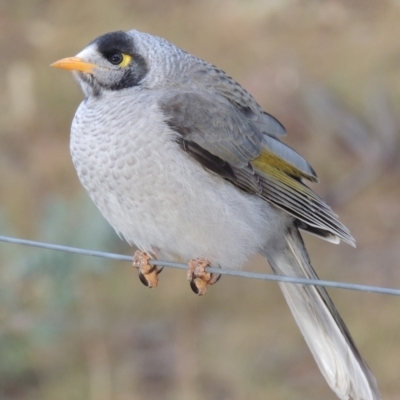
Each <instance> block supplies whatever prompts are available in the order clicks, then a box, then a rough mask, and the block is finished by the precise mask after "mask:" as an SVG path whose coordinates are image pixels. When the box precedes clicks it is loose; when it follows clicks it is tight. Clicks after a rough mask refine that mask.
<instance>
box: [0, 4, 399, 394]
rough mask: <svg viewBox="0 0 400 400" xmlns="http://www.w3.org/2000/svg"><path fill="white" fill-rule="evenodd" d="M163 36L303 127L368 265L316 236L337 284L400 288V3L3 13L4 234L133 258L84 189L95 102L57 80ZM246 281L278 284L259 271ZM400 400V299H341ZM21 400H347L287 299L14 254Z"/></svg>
mask: <svg viewBox="0 0 400 400" xmlns="http://www.w3.org/2000/svg"><path fill="white" fill-rule="evenodd" d="M132 28H135V29H139V30H144V31H147V32H150V33H152V34H155V35H159V36H163V37H165V38H167V39H168V40H170V41H172V42H174V43H175V44H177V45H178V46H180V47H183V48H184V49H185V50H187V51H189V52H191V53H193V54H195V55H197V56H199V57H202V58H204V59H206V60H208V61H209V62H211V63H213V64H216V65H218V66H219V67H221V68H222V69H224V70H225V71H227V72H228V73H229V74H230V75H231V76H233V77H234V78H235V79H236V80H237V81H239V82H240V83H241V84H242V85H243V86H244V87H246V88H247V89H248V91H249V92H250V93H252V94H253V95H254V96H255V98H256V99H257V100H258V101H259V102H260V104H261V105H262V106H263V107H264V109H265V110H267V111H268V112H269V113H271V114H273V115H274V116H276V117H277V118H278V119H279V120H280V121H281V122H282V123H283V124H284V125H285V127H286V128H287V130H288V133H289V135H288V137H287V138H285V139H284V140H285V142H286V143H288V144H290V145H291V146H293V147H294V148H296V149H297V150H298V151H299V152H300V153H301V154H302V155H303V156H305V157H306V158H307V159H308V160H309V161H310V163H311V164H312V165H313V167H314V168H315V169H316V171H317V173H318V175H319V177H320V179H321V183H320V184H319V185H313V188H314V189H315V190H316V191H317V192H318V193H319V194H320V195H321V196H322V197H323V198H325V199H326V200H327V201H328V202H329V203H330V204H331V205H332V206H333V207H334V209H335V211H336V212H337V213H338V214H339V215H340V217H341V220H342V221H343V222H344V223H345V224H346V225H347V226H348V227H349V228H350V229H351V231H352V233H353V235H354V237H355V238H356V239H357V249H353V248H351V247H350V246H347V245H341V246H333V245H331V244H329V243H325V242H322V241H319V240H318V239H315V238H313V237H309V236H307V237H306V241H307V245H308V248H309V251H310V254H311V258H312V260H313V264H314V266H315V268H316V270H317V271H318V272H319V275H320V276H321V277H322V278H324V279H333V280H340V281H347V282H357V283H364V284H371V285H380V286H391V287H400V268H399V259H400V246H399V240H400V225H399V221H400V207H399V199H400V186H399V178H400V169H399V135H400V117H399V113H398V110H399V107H400V39H399V38H400V1H398V0H391V1H389V0H381V1H378V0H375V1H373V0H331V1H321V0H320V1H316V0H314V1H313V0H246V1H245V0H241V1H240V0H230V1H228V0H213V1H212V0H204V1H201V2H200V1H195V0H116V1H111V0H69V1H55V0H53V1H50V0H30V1H26V0H14V1H7V0H6V1H2V2H0V50H1V57H0V121H1V124H0V171H1V180H0V199H1V203H0V204H1V208H0V227H1V234H3V235H12V236H18V237H23V238H30V239H33V240H41V241H48V242H51V243H59V244H64V245H72V246H77V247H84V248H90V249H96V250H103V251H113V252H122V253H125V254H133V252H134V249H132V248H129V247H128V246H127V245H126V244H124V243H123V242H122V241H121V240H119V239H118V237H117V236H116V234H115V233H114V231H113V230H112V229H111V228H110V227H109V226H108V225H107V224H106V223H105V221H104V220H103V218H102V217H101V215H100V214H99V212H98V211H97V210H96V209H95V207H94V205H93V204H92V203H91V202H90V200H89V199H88V197H87V195H86V193H84V190H83V188H82V187H81V186H80V184H79V182H78V179H77V177H76V174H75V170H74V168H73V165H72V162H71V160H70V155H69V144H68V143H69V129H70V123H71V120H72V118H73V115H74V112H75V110H76V108H77V106H78V104H79V102H80V101H81V99H82V94H81V92H80V90H79V87H78V85H77V84H76V83H74V81H73V78H72V77H71V75H70V74H69V73H67V72H64V71H60V70H54V69H51V68H49V64H50V63H52V62H54V61H55V60H57V59H59V58H62V57H66V56H72V55H74V54H76V53H78V52H79V51H80V50H81V49H82V48H83V47H85V46H86V45H87V44H88V43H89V42H90V41H91V40H92V39H94V38H95V37H97V36H98V35H100V34H103V33H105V32H108V31H113V30H119V29H122V30H129V29H132ZM248 269H250V270H253V271H263V272H266V271H269V269H267V265H266V263H265V262H264V261H263V260H261V259H260V258H255V259H254V260H252V261H251V262H250V263H249V266H248ZM329 292H330V293H331V295H332V298H333V300H334V301H335V303H336V305H337V307H338V309H339V310H340V312H341V314H342V316H343V318H344V320H345V321H346V322H347V324H348V327H349V329H350V331H351V332H352V334H353V336H354V339H355V341H356V343H357V344H358V346H359V348H360V350H361V352H362V353H363V355H364V356H365V358H366V360H367V361H368V363H369V365H370V367H371V369H372V370H373V371H374V373H375V375H376V377H377V379H378V383H379V386H380V389H381V391H382V394H383V398H385V399H387V400H390V399H398V398H400V317H399V315H400V314H399V311H400V300H399V299H398V298H395V297H390V296H383V295H377V294H367V293H360V292H354V291H343V290H333V289H331V290H329ZM0 398H1V399H4V400H16V399H22V400H24V399H32V400H36V399H40V400H50V399H51V400H53V399H58V400H63V399H68V400H75V399H76V400H83V399H85V400H111V399H112V400H128V399H135V400H142V399H143V400H153V399H173V400H188V399H190V400H198V399H210V400H213V399H215V400H225V399H226V400H241V399H250V398H251V399H253V400H261V399H276V400H281V399H282V400H283V399H286V400H287V399H290V400H295V399H309V400H313V399H315V400H317V399H319V400H320V399H322V398H323V399H335V398H336V397H335V395H334V394H333V393H332V392H331V391H330V389H329V388H328V386H327V385H326V383H325V381H324V379H323V377H322V375H321V374H320V372H319V370H318V368H317V367H316V364H315V362H314V360H313V358H312V356H311V354H310V352H309V350H308V348H307V346H306V345H305V343H304V341H303V339H302V337H301V335H300V333H299V331H298V329H297V327H296V324H295V322H294V320H293V318H292V316H291V314H290V312H289V310H288V308H287V306H286V304H285V302H284V300H283V297H282V295H281V293H280V291H279V288H278V286H277V285H276V284H275V283H268V282H261V281H253V280H249V279H248V280H244V279H238V278H229V277H224V278H223V279H221V281H220V283H219V284H218V285H217V286H215V287H213V288H211V289H210V290H209V293H208V294H207V296H205V297H204V298H198V297H196V296H195V295H193V294H192V293H191V290H190V288H189V285H188V284H187V282H186V279H185V274H184V273H183V272H182V271H174V270H170V269H166V270H165V271H164V272H163V274H162V276H161V284H160V287H159V288H158V289H157V290H148V289H146V288H145V287H144V286H143V285H142V284H141V283H140V282H139V280H138V279H137V274H136V272H135V271H134V270H133V268H132V267H131V266H130V265H129V263H122V262H111V261H108V260H102V259H91V258H88V257H83V256H77V255H69V254H63V253H58V252H51V251H46V250H40V249H35V248H27V247H21V246H15V245H8V244H4V243H3V244H0Z"/></svg>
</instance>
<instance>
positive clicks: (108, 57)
mask: <svg viewBox="0 0 400 400" xmlns="http://www.w3.org/2000/svg"><path fill="white" fill-rule="evenodd" d="M143 53H144V52H143V49H141V48H140V45H139V44H138V40H135V37H134V34H132V32H122V31H117V32H111V33H107V34H105V35H102V36H99V37H98V38H97V39H95V40H94V41H93V42H91V43H90V44H89V45H88V46H87V47H86V48H84V49H83V50H82V51H81V52H80V53H78V54H77V55H76V56H75V57H67V58H63V59H61V60H59V61H56V62H55V63H53V64H52V65H51V66H52V67H56V68H62V69H66V70H71V71H73V72H74V75H75V77H76V78H77V80H78V82H79V83H80V85H81V87H82V90H83V92H84V94H85V96H86V97H90V96H96V97H97V96H100V95H102V94H103V93H104V92H105V91H116V90H122V89H126V88H131V87H134V86H139V85H140V84H141V82H142V81H143V79H144V78H145V77H146V75H147V74H148V72H149V63H148V61H147V60H146V57H145V55H144V54H143Z"/></svg>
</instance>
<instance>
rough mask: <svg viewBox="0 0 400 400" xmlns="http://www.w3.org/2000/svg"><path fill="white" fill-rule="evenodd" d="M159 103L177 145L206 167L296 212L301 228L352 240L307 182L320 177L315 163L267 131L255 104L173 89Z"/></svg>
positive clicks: (324, 236) (283, 208) (294, 215)
mask: <svg viewBox="0 0 400 400" xmlns="http://www.w3.org/2000/svg"><path fill="white" fill-rule="evenodd" d="M159 106H160V108H161V110H162V111H163V113H164V115H165V121H166V123H167V124H168V125H169V126H170V127H171V129H172V130H174V131H175V132H176V133H177V137H176V141H177V143H179V145H180V146H181V148H182V149H183V150H184V151H186V152H187V153H188V154H189V155H191V156H192V157H193V158H194V159H196V160H197V161H198V162H199V163H200V164H202V165H203V166H204V167H205V168H207V169H208V170H210V171H212V172H214V173H217V174H218V175H220V176H221V177H222V178H224V179H227V180H229V181H230V182H231V183H233V184H234V185H236V186H237V187H239V188H240V189H242V190H246V191H247V192H250V193H252V194H255V195H257V196H259V197H261V198H263V199H264V200H266V201H268V202H269V203H271V204H273V205H274V206H276V207H279V208H281V209H282V210H284V211H285V212H287V213H289V214H291V215H292V216H293V217H294V218H295V220H296V221H298V225H299V227H300V228H302V229H304V230H307V231H309V232H311V233H314V234H316V235H318V236H321V237H323V238H325V239H327V240H330V241H334V242H335V241H336V242H337V240H336V238H341V239H343V240H345V241H347V242H349V243H353V239H352V237H351V235H350V233H349V232H348V230H347V228H345V227H344V226H343V225H342V224H341V223H340V222H339V221H338V220H337V218H336V215H335V214H334V213H333V212H332V210H331V209H330V208H329V207H328V206H327V205H326V204H325V203H324V202H323V201H322V200H320V199H319V198H318V197H317V196H316V195H315V194H314V193H313V192H312V190H311V189H309V188H308V187H307V186H306V185H304V184H303V179H308V180H313V181H316V180H317V178H316V175H315V172H314V170H313V169H312V168H311V166H310V165H309V164H308V163H307V161H305V160H304V158H303V157H301V156H300V155H299V154H298V153H296V152H295V151H294V150H292V149H291V148H290V147H288V146H286V145H285V144H284V143H282V142H281V141H280V140H279V139H278V138H277V137H276V135H274V134H271V133H267V132H266V131H267V129H266V128H265V126H264V129H262V126H261V122H260V121H261V120H262V119H263V118H266V117H265V116H264V115H266V114H263V116H262V117H260V118H261V119H260V118H258V117H257V115H256V114H257V113H256V111H253V109H254V107H253V108H246V107H245V106H243V105H238V104H235V103H234V102H233V101H231V100H230V99H228V98H227V97H226V96H221V95H220V93H219V92H218V93H212V92H208V91H203V92H200V91H181V90H175V91H174V90H172V91H168V92H165V93H164V94H163V95H162V96H161V98H160V100H159ZM259 115H261V114H259ZM274 121H276V120H274ZM267 126H268V124H267ZM270 126H271V125H270Z"/></svg>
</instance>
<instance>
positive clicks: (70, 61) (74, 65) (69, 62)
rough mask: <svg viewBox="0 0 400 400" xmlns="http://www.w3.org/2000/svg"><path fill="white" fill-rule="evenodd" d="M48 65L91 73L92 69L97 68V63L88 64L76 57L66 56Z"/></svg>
mask: <svg viewBox="0 0 400 400" xmlns="http://www.w3.org/2000/svg"><path fill="white" fill-rule="evenodd" d="M50 67H55V68H61V69H67V70H69V71H81V72H86V73H88V74H91V73H93V70H94V69H95V68H97V65H95V64H90V63H88V62H86V61H83V60H82V59H81V58H78V57H67V58H63V59H61V60H58V61H56V62H55V63H53V64H51V65H50Z"/></svg>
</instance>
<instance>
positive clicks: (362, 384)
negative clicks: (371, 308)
mask: <svg viewBox="0 0 400 400" xmlns="http://www.w3.org/2000/svg"><path fill="white" fill-rule="evenodd" d="M52 66H53V67H56V68H61V69H65V70H69V71H72V73H73V75H74V77H75V79H76V80H77V81H78V83H79V85H80V87H81V89H82V91H83V94H84V100H83V101H82V103H81V104H80V105H79V107H78V109H77V111H76V113H75V116H74V118H73V121H72V126H71V137H70V152H71V155H72V160H73V164H74V166H75V169H76V171H77V174H78V177H79V179H80V181H81V183H82V185H83V186H84V188H85V189H86V191H87V192H88V194H89V196H90V197H91V199H92V200H93V202H94V203H95V205H96V206H97V207H98V209H99V210H100V212H101V214H102V215H103V216H104V217H105V219H106V220H107V221H108V222H109V224H110V225H111V226H112V227H113V228H114V230H115V231H116V233H117V234H118V235H119V236H120V237H122V238H124V239H125V240H126V241H127V242H128V243H129V244H130V245H134V246H136V247H137V249H138V250H137V251H136V253H135V255H134V257H133V265H134V266H135V267H136V268H137V269H138V273H139V277H140V280H141V281H142V282H143V283H144V284H145V285H147V286H148V287H156V286H157V284H158V275H159V273H160V272H161V268H159V267H157V266H153V265H150V263H149V260H150V259H167V260H182V261H184V262H186V263H188V272H187V278H188V280H189V282H190V286H191V288H192V289H193V291H194V292H195V293H197V294H199V295H203V294H204V293H205V292H206V291H207V287H208V286H209V285H212V284H215V283H216V282H217V281H218V279H219V274H211V273H208V272H207V267H208V266H212V267H220V268H231V269H238V268H241V267H242V266H243V265H244V264H245V263H246V261H247V260H248V259H249V258H250V257H251V256H253V255H254V254H257V253H258V254H261V255H262V256H264V257H265V258H266V259H267V261H268V262H269V264H270V266H271V268H272V270H273V272H274V273H275V274H278V275H284V276H290V277H301V278H312V279H318V276H317V274H316V272H315V271H314V269H313V267H312V265H311V261H310V258H309V256H308V253H307V250H306V248H305V245H304V242H303V239H302V235H301V231H302V232H307V233H311V234H313V235H316V236H318V237H320V238H322V239H325V240H327V241H330V242H333V243H339V242H340V241H343V242H346V243H348V244H350V245H352V246H354V245H355V241H354V238H353V237H352V236H351V234H350V232H349V230H348V229H347V228H346V227H345V226H344V225H343V224H342V223H341V222H339V220H338V218H337V215H336V214H335V213H334V212H333V211H332V209H331V208H330V207H329V206H328V205H327V204H326V203H325V202H324V201H323V200H322V199H321V198H320V197H319V196H318V195H317V194H315V193H314V192H313V191H312V190H311V188H309V187H308V186H307V184H306V182H307V181H309V182H318V178H317V175H316V173H315V171H314V169H313V168H312V167H311V166H310V164H309V163H308V162H307V161H306V160H305V159H304V158H303V157H302V156H301V155H300V154H299V153H297V152H296V151H295V150H293V149H292V148H291V147H289V146H288V145H286V144H285V143H284V142H283V141H282V140H281V139H282V138H283V137H284V136H285V135H286V130H285V128H284V126H283V125H282V124H281V123H280V122H279V121H278V120H277V119H276V118H274V117H273V116H272V115H270V114H268V113H267V112H266V111H264V110H263V109H262V107H261V106H260V105H259V104H258V103H257V101H256V100H255V99H254V98H253V96H252V95H251V94H249V93H248V92H247V91H246V90H245V89H244V88H243V87H242V86H241V85H240V84H239V83H237V82H236V81H235V80H234V79H233V78H231V77H230V76H229V75H228V74H226V73H225V72H224V71H222V70H221V69H220V68H218V67H216V66H214V65H212V64H210V63H208V62H206V61H204V60H202V59H201V58H198V57H196V56H193V55H191V54H190V53H188V52H186V51H184V50H183V49H181V48H179V47H177V46H175V45H174V44H172V43H171V42H169V41H167V40H166V39H163V38H160V37H157V36H154V35H151V34H149V33H145V32H140V31H137V30H130V31H115V32H109V33H106V34H103V35H101V36H99V37H97V38H96V39H94V40H93V41H92V42H90V43H89V45H87V46H86V47H85V48H84V49H83V50H82V51H80V52H79V53H78V54H77V55H76V56H74V57H67V58H63V59H61V60H59V61H56V62H55V63H53V64H52ZM279 285H280V288H281V289H282V292H283V295H284V297H285V299H286V301H287V303H288V305H289V308H290V310H291V312H292V313H293V316H294V318H295V320H296V322H297V324H298V326H299V328H300V331H301V333H302V334H303V336H304V339H305V341H306V343H307V344H308V346H309V348H310V350H311V353H312V354H313V356H314V358H315V361H316V363H317V365H318V367H319V369H320V371H321V372H322V375H323V376H324V377H325V379H326V381H327V383H328V385H329V386H330V388H331V389H332V390H333V391H334V392H335V393H336V395H337V396H338V397H339V398H340V399H342V400H348V399H353V400H378V399H380V398H381V396H380V393H379V389H378V386H377V382H376V379H375V377H374V375H373V373H372V372H371V370H370V369H369V367H368V365H367V363H366V362H365V360H364V359H363V357H362V356H361V354H360V352H359V350H358V349H357V347H356V345H355V343H354V341H353V339H352V337H351V335H350V333H349V331H348V329H347V327H346V325H345V323H344V322H343V320H342V318H341V316H340V314H339V312H338V311H337V309H336V308H335V306H334V304H333V302H332V300H331V299H330V297H329V295H328V293H327V291H326V290H325V288H323V287H320V286H318V287H316V286H311V285H299V284H292V283H285V282H281V283H279Z"/></svg>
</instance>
